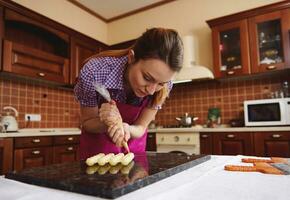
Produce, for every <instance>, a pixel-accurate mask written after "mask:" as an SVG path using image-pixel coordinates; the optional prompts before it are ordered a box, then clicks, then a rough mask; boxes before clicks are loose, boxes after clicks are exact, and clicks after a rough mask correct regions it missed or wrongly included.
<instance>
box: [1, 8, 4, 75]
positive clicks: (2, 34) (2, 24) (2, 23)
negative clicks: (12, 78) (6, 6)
mask: <svg viewBox="0 0 290 200" xmlns="http://www.w3.org/2000/svg"><path fill="white" fill-rule="evenodd" d="M3 38H4V21H3V7H2V6H0V63H1V65H0V71H1V70H2V41H3Z"/></svg>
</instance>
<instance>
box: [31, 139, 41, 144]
mask: <svg viewBox="0 0 290 200" xmlns="http://www.w3.org/2000/svg"><path fill="white" fill-rule="evenodd" d="M39 142H40V139H33V140H32V143H39Z"/></svg>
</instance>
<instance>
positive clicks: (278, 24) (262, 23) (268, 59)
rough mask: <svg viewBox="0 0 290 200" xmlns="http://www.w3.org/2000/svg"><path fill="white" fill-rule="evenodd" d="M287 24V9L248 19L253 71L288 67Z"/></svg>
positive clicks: (288, 21)
mask: <svg viewBox="0 0 290 200" xmlns="http://www.w3.org/2000/svg"><path fill="white" fill-rule="evenodd" d="M289 24H290V10H289V9H285V10H281V11H276V12H271V13H267V14H264V15H259V16H256V17H252V18H250V19H249V33H250V42H251V56H252V57H251V65H252V72H253V73H258V72H265V71H271V70H277V69H283V68H285V67H287V66H288V67H289V63H290V57H289V54H290V47H289V35H288V30H289V28H290V25H289Z"/></svg>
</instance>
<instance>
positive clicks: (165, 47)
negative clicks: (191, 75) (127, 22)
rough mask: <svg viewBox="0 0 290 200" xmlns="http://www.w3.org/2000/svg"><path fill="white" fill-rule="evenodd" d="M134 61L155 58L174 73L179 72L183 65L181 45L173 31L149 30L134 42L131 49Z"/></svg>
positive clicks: (179, 39) (162, 29)
mask: <svg viewBox="0 0 290 200" xmlns="http://www.w3.org/2000/svg"><path fill="white" fill-rule="evenodd" d="M132 49H133V50H134V55H135V56H134V58H135V60H136V61H138V60H140V59H146V58H147V59H148V58H157V59H160V60H162V61H163V62H165V63H166V64H167V65H169V67H170V68H171V69H172V70H173V71H175V72H178V71H180V69H181V67H182V63H183V44H182V40H181V38H180V37H179V35H178V33H177V32H176V31H175V30H173V29H165V28H151V29H148V30H147V31H146V32H144V33H143V34H142V36H141V37H139V38H138V39H137V40H136V43H135V44H134V46H133V47H132Z"/></svg>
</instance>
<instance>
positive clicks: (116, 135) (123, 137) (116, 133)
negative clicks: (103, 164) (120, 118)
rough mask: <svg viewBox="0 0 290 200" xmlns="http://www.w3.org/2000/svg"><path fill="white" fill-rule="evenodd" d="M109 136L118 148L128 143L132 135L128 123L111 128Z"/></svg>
mask: <svg viewBox="0 0 290 200" xmlns="http://www.w3.org/2000/svg"><path fill="white" fill-rule="evenodd" d="M108 135H109V136H110V138H111V139H112V141H113V142H114V143H115V144H116V145H117V146H118V147H122V146H123V141H126V142H127V141H128V140H129V139H130V137H131V135H130V125H129V124H127V123H121V124H119V123H118V124H114V125H112V126H109V128H108Z"/></svg>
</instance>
